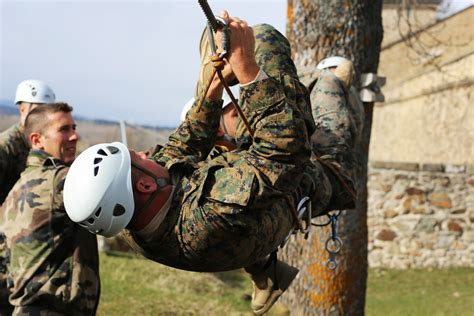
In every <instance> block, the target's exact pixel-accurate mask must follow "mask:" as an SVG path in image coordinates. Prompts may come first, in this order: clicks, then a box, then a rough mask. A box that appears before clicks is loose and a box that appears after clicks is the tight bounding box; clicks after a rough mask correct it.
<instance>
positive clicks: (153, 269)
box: [98, 252, 474, 316]
mask: <svg viewBox="0 0 474 316" xmlns="http://www.w3.org/2000/svg"><path fill="white" fill-rule="evenodd" d="M100 264H101V283H102V295H101V300H100V305H99V310H98V315H99V316H109V315H163V316H165V315H166V316H171V315H206V316H207V315H227V316H230V315H252V313H251V311H250V294H251V289H252V286H251V283H250V281H249V279H248V278H247V276H246V274H245V273H244V272H243V271H242V270H238V271H230V272H225V273H196V272H188V271H181V270H176V269H172V268H169V267H165V266H163V265H160V264H157V263H154V262H152V261H149V260H146V259H143V258H141V257H137V256H136V255H133V254H128V253H120V252H116V253H112V255H105V254H101V262H100ZM473 311H474V269H473V268H470V269H469V268H465V269H462V268H456V269H444V270H436V269H434V270H433V269H416V270H386V269H383V270H380V269H377V270H374V269H372V270H370V271H369V280H368V289H367V301H366V314H367V315H369V316H370V315H384V316H390V315H403V316H406V315H429V316H435V315H474V312H473ZM284 314H285V308H283V307H282V306H275V307H274V308H272V310H271V313H268V314H267V315H269V316H270V315H284ZM286 314H287V313H286Z"/></svg>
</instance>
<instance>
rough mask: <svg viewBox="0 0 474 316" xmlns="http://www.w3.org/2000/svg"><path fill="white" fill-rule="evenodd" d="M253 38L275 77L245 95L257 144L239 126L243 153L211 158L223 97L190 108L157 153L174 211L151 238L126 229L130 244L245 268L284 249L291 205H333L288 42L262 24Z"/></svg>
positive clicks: (213, 266) (158, 255)
mask: <svg viewBox="0 0 474 316" xmlns="http://www.w3.org/2000/svg"><path fill="white" fill-rule="evenodd" d="M254 34H255V37H256V59H257V61H258V63H259V66H260V67H261V69H263V70H264V71H265V72H266V73H267V74H268V75H269V78H267V79H264V80H261V81H257V82H253V83H250V84H248V85H245V86H243V87H241V89H240V96H239V104H240V106H241V107H242V109H243V111H244V113H245V115H246V117H247V119H248V121H249V123H250V125H251V127H252V128H253V129H254V133H255V134H254V138H253V141H251V140H250V138H249V137H248V131H247V130H246V129H245V127H243V124H242V122H241V121H240V120H239V124H238V128H237V134H236V140H237V142H238V144H239V148H238V149H237V150H234V151H230V152H225V153H222V154H221V155H218V156H217V157H216V158H214V159H209V160H206V157H207V156H208V154H209V152H210V150H211V148H212V147H213V144H214V142H215V138H216V133H217V128H218V125H219V119H220V115H221V112H222V110H221V105H222V101H209V100H206V101H204V103H203V106H202V109H201V111H199V112H197V111H196V107H193V108H192V109H191V110H190V111H189V112H188V115H187V118H186V120H185V121H184V122H183V123H182V124H181V126H180V127H178V128H177V130H176V131H175V132H174V133H173V134H172V135H171V136H170V137H169V140H168V143H167V144H166V145H165V146H164V148H163V149H162V150H161V151H160V152H159V153H157V154H156V155H155V156H154V157H153V159H154V160H155V161H156V162H158V163H159V164H162V165H163V166H165V167H166V168H167V169H168V171H169V173H170V176H171V178H172V182H173V184H174V185H175V191H174V194H173V197H172V199H173V201H172V204H171V206H170V209H169V211H168V214H167V215H166V217H165V219H164V221H163V222H162V224H161V225H160V226H159V228H158V229H157V231H156V233H155V235H154V237H153V238H152V239H150V240H146V241H145V240H143V239H141V238H140V236H138V235H137V234H135V233H133V232H128V239H129V241H131V244H132V246H134V248H136V249H138V250H139V251H140V252H142V253H143V254H144V255H145V256H146V257H148V258H150V259H152V260H155V261H157V262H160V263H162V264H165V265H168V266H172V267H176V268H180V269H185V270H193V271H223V270H231V269H236V268H241V267H245V266H249V265H250V264H252V263H254V262H255V261H257V260H259V259H261V258H264V257H266V256H267V255H268V254H269V253H271V252H272V251H274V250H276V249H277V247H278V246H279V245H280V244H281V243H282V241H283V240H284V239H285V237H286V236H287V235H288V233H289V232H290V230H291V229H292V228H293V224H294V221H293V216H292V212H291V209H292V208H294V207H295V206H296V204H297V202H298V201H299V200H300V199H301V198H302V197H303V196H306V195H309V196H311V198H312V200H313V203H314V205H315V206H317V207H315V208H316V209H318V208H319V209H325V207H326V204H327V203H328V202H329V200H330V197H331V186H330V184H329V181H328V179H327V177H326V176H325V175H324V172H323V169H322V167H321V166H320V165H318V164H312V163H311V161H310V157H311V146H310V143H309V135H310V134H311V133H312V132H313V130H314V123H313V121H312V119H311V116H310V115H311V114H310V105H309V96H308V91H307V89H306V88H305V87H304V86H303V85H302V84H301V83H300V82H299V80H298V77H297V75H296V69H295V67H294V64H293V62H292V60H291V58H290V56H291V54H290V46H289V44H288V42H287V40H286V38H284V37H283V36H282V35H281V34H280V33H278V31H276V30H275V29H274V28H273V27H271V26H269V25H259V26H256V27H255V28H254ZM308 118H309V119H308Z"/></svg>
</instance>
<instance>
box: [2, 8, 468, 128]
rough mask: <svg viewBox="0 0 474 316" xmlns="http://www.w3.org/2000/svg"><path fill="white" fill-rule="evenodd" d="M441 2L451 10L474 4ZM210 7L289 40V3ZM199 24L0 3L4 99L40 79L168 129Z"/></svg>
mask: <svg viewBox="0 0 474 316" xmlns="http://www.w3.org/2000/svg"><path fill="white" fill-rule="evenodd" d="M446 2H451V5H447V3H445V5H444V7H446V8H447V9H448V10H447V11H448V12H450V11H456V10H459V9H462V8H464V7H467V6H468V5H470V4H472V3H473V2H474V1H473V0H454V1H451V0H447V1H446ZM209 3H210V5H211V7H212V8H213V10H214V13H216V14H218V13H219V12H220V11H221V10H222V9H228V10H229V12H230V14H231V15H234V16H238V17H240V18H242V19H245V20H247V21H248V22H249V23H250V24H251V25H252V24H256V23H269V24H272V25H274V26H275V27H276V28H277V29H278V30H280V32H282V33H283V34H284V33H285V24H286V5H287V1H286V0H254V1H251V0H234V1H231V0H209ZM446 15H447V14H446V13H440V16H443V17H444V16H446ZM204 25H205V19H204V15H203V13H202V11H201V9H200V7H199V5H198V1H197V0H180V1H179V0H168V1H163V0H162V1H160V0H142V1H135V0H134V1H132V0H129V1H123V0H122V1H120V0H119V1H117V0H115V1H112V0H101V1H95V0H56V1H45V0H26V1H25V0H0V101H1V100H5V99H6V100H13V99H14V94H15V89H16V86H17V85H18V83H19V82H21V81H22V80H24V79H42V80H44V81H46V82H47V83H48V84H50V86H51V87H52V88H53V89H54V91H55V92H56V95H57V99H58V100H60V101H66V102H68V103H69V104H71V105H72V106H73V107H74V108H75V110H74V112H75V114H77V115H81V116H85V117H89V118H101V119H112V120H121V119H125V120H127V122H129V123H132V124H148V125H153V126H167V127H174V126H176V125H177V124H178V122H179V114H180V112H181V108H182V106H183V105H184V104H185V103H186V102H187V101H188V100H189V98H191V97H192V95H193V93H194V87H195V83H196V79H197V77H198V72H199V53H198V42H199V38H200V35H201V32H202V30H203V28H204ZM1 103H5V102H4V101H2V102H1Z"/></svg>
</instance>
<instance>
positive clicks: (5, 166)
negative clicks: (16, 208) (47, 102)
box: [0, 124, 30, 315]
mask: <svg viewBox="0 0 474 316" xmlns="http://www.w3.org/2000/svg"><path fill="white" fill-rule="evenodd" d="M29 151H30V147H29V145H28V142H27V141H26V139H25V138H24V136H23V133H22V131H21V128H20V124H15V125H13V126H12V127H10V128H9V129H7V130H5V131H3V132H2V133H1V134H0V205H2V204H3V201H5V198H6V197H7V195H8V192H10V190H11V188H12V187H13V185H14V184H15V182H16V181H17V180H18V179H19V178H20V174H21V172H22V171H23V170H24V169H25V166H26V157H27V156H28V152H29ZM7 263H8V254H7V250H6V249H5V242H4V235H3V233H2V231H1V230H0V315H2V313H4V314H9V313H10V310H11V308H12V306H11V305H10V304H9V303H8V291H7V284H6V280H7V273H6V271H7Z"/></svg>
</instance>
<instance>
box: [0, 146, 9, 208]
mask: <svg viewBox="0 0 474 316" xmlns="http://www.w3.org/2000/svg"><path fill="white" fill-rule="evenodd" d="M7 170H8V153H7V152H6V151H5V148H4V146H2V145H1V144H0V183H1V184H2V185H1V186H0V205H1V204H2V203H3V201H4V200H5V198H6V197H7V194H8V192H6V191H5V189H4V184H5V183H7V178H6V177H7Z"/></svg>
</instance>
